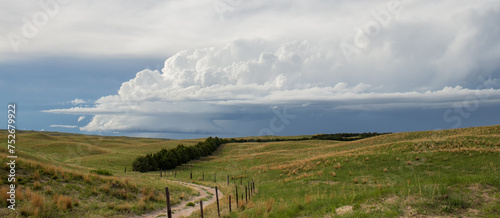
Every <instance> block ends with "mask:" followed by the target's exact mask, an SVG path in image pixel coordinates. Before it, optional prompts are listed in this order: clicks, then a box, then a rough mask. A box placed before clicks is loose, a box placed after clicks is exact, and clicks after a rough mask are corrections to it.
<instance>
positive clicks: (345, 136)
mask: <svg viewBox="0 0 500 218" xmlns="http://www.w3.org/2000/svg"><path fill="white" fill-rule="evenodd" d="M384 134H389V133H377V132H364V133H335V134H318V135H313V136H312V137H311V139H316V140H336V141H354V140H359V139H364V138H368V137H373V136H379V135H384Z"/></svg>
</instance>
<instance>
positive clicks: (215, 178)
mask: <svg viewBox="0 0 500 218" xmlns="http://www.w3.org/2000/svg"><path fill="white" fill-rule="evenodd" d="M214 182H215V183H217V175H215V172H214Z"/></svg>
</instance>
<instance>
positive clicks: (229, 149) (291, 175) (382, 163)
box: [0, 126, 500, 217]
mask: <svg viewBox="0 0 500 218" xmlns="http://www.w3.org/2000/svg"><path fill="white" fill-rule="evenodd" d="M0 135H2V137H4V138H6V132H5V131H2V132H1V134H0ZM17 135H18V138H19V139H18V142H17V148H16V149H17V151H18V153H17V155H18V156H19V158H18V159H17V160H18V163H17V164H18V165H17V167H18V169H17V171H16V172H17V178H18V181H17V190H16V193H17V196H16V197H17V199H16V212H12V211H11V210H9V209H7V208H6V205H7V204H8V203H7V202H6V201H5V198H6V196H5V194H4V193H5V192H6V191H7V190H6V189H7V186H6V185H5V184H7V180H6V179H4V180H2V182H1V183H0V185H1V186H2V192H1V194H2V196H1V197H2V199H1V202H0V203H1V204H2V208H1V209H0V216H7V217H22V216H32V217H53V216H63V217H68V216H75V215H76V216H84V215H85V216H91V217H92V216H94V217H101V216H106V217H110V216H111V217H128V216H135V215H139V214H144V213H147V212H150V211H154V210H157V209H161V208H163V207H165V204H166V203H165V196H164V192H163V189H164V187H166V186H168V187H169V188H170V190H171V195H172V196H171V198H172V203H173V204H175V203H177V202H180V201H181V200H182V199H189V198H190V197H192V196H195V195H198V194H199V193H197V192H196V191H194V190H192V189H190V188H187V187H184V186H181V185H179V184H177V183H173V182H169V181H168V180H176V181H184V182H192V183H197V184H201V185H205V186H210V187H215V186H217V187H218V188H219V189H220V190H221V191H222V192H223V193H224V196H223V197H222V198H221V199H220V207H221V212H220V213H221V216H223V217H413V216H415V217H427V216H444V217H460V216H465V217H498V216H500V126H488V127H474V128H465V129H453V130H439V131H422V132H406V133H393V134H387V135H381V136H376V137H371V138H366V139H361V140H356V141H332V140H303V141H279V142H248V143H229V144H223V145H221V146H220V147H219V148H218V150H217V151H216V152H215V153H213V154H212V155H211V156H208V157H203V158H201V159H199V160H195V161H191V162H189V163H188V164H184V165H183V166H181V167H177V168H176V169H175V170H170V171H167V172H163V173H162V175H163V176H162V177H160V172H159V171H158V172H148V173H138V172H131V168H132V167H131V165H132V162H133V161H134V159H135V158H137V157H139V156H143V155H145V154H150V153H155V152H158V151H159V150H161V149H162V148H167V149H168V148H174V147H175V146H177V144H181V143H182V144H184V145H185V146H191V145H194V144H196V143H197V142H200V141H203V140H204V139H194V140H165V139H145V138H131V137H109V136H87V135H77V134H64V133H52V132H21V133H18V134H17ZM302 137H307V136H300V138H302ZM255 138H256V137H254V138H252V137H246V139H255ZM278 138H279V137H278ZM2 144H3V145H2V146H1V151H2V160H1V161H2V162H7V159H6V156H7V155H6V153H7V152H6V149H5V148H6V147H7V146H6V144H5V143H2ZM125 167H127V172H126V173H125V172H124V171H125V170H124V168H125ZM7 170H8V168H7V167H4V168H2V174H4V173H5V174H8V171H7ZM191 175H192V176H191ZM3 178H6V177H5V176H3ZM228 178H229V182H230V184H229V185H228V184H227V181H228ZM252 181H253V182H254V183H255V187H256V190H255V194H251V195H249V196H250V199H248V200H245V199H244V198H243V200H242V199H241V197H242V196H241V195H242V193H245V187H244V186H248V185H250V184H251V183H252ZM236 188H238V199H239V204H240V205H238V208H236V204H235V201H234V198H235V192H236ZM229 195H231V196H232V209H233V210H232V212H231V213H230V212H229V209H228V206H229V205H228V200H229V199H228V197H229ZM204 214H205V217H216V216H217V211H216V205H215V204H212V205H210V206H207V207H205V208H204ZM199 216H200V213H199V211H198V212H195V213H194V214H192V215H191V217H199Z"/></svg>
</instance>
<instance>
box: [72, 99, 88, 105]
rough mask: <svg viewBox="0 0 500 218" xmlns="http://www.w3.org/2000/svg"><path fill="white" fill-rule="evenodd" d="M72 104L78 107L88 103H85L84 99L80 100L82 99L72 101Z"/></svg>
mask: <svg viewBox="0 0 500 218" xmlns="http://www.w3.org/2000/svg"><path fill="white" fill-rule="evenodd" d="M70 103H71V104H74V105H78V104H85V103H86V101H84V100H83V99H80V98H75V100H71V101H70Z"/></svg>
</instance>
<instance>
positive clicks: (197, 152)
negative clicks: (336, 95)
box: [132, 132, 387, 172]
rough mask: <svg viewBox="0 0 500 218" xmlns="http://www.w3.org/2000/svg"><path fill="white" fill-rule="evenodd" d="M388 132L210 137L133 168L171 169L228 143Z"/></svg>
mask: <svg viewBox="0 0 500 218" xmlns="http://www.w3.org/2000/svg"><path fill="white" fill-rule="evenodd" d="M382 134H387V133H376V132H374V133H371V132H369V133H337V134H319V135H314V136H312V137H310V138H309V137H303V138H269V139H263V138H256V139H255V138H250V139H244V138H239V139H234V138H231V139H221V138H218V137H215V138H213V137H209V138H207V139H206V140H205V141H203V142H198V143H197V144H196V145H194V146H184V145H183V144H179V145H177V147H175V148H172V149H165V148H163V149H161V150H160V151H159V152H156V153H154V154H153V153H151V154H147V155H146V156H140V157H138V158H136V159H135V160H134V162H133V163H132V170H133V171H139V172H148V171H158V170H171V169H175V167H177V166H180V165H182V164H185V163H187V162H189V161H191V160H198V159H200V158H201V157H206V156H209V155H211V154H212V153H213V152H214V151H215V150H217V148H219V146H220V145H222V144H226V143H245V142H278V141H302V140H310V139H317V140H338V141H353V140H358V139H363V138H368V137H372V136H377V135H382Z"/></svg>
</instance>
